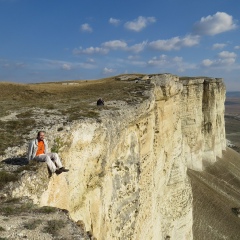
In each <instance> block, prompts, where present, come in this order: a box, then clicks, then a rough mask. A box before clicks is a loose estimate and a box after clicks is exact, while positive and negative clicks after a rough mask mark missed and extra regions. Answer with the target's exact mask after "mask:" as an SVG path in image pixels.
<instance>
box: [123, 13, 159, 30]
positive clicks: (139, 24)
mask: <svg viewBox="0 0 240 240" xmlns="http://www.w3.org/2000/svg"><path fill="white" fill-rule="evenodd" d="M154 22H156V19H155V17H142V16H139V17H138V18H137V19H135V20H133V21H130V22H126V23H125V25H124V26H125V28H126V29H128V30H131V31H135V32H140V31H141V30H143V29H144V28H145V27H146V26H147V25H149V24H150V23H154Z"/></svg>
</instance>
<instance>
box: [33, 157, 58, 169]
mask: <svg viewBox="0 0 240 240" xmlns="http://www.w3.org/2000/svg"><path fill="white" fill-rule="evenodd" d="M34 160H36V161H39V162H46V163H47V165H48V168H49V169H50V171H51V172H52V173H54V172H55V171H56V169H57V168H56V166H55V163H54V162H53V161H52V160H51V158H50V156H49V155H48V154H40V155H38V156H36V157H35V158H34Z"/></svg>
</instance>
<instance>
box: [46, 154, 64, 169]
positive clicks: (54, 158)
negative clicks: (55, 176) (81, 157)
mask: <svg viewBox="0 0 240 240" xmlns="http://www.w3.org/2000/svg"><path fill="white" fill-rule="evenodd" d="M47 155H48V156H49V157H50V158H51V159H52V161H53V162H54V163H55V165H56V166H57V168H62V167H63V165H62V162H61V160H60V158H59V156H58V154H57V153H47Z"/></svg>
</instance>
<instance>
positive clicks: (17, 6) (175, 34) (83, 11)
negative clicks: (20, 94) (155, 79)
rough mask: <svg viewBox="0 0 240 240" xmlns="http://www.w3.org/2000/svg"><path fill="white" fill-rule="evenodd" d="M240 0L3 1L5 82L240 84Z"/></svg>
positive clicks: (0, 58)
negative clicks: (159, 77) (136, 79)
mask: <svg viewBox="0 0 240 240" xmlns="http://www.w3.org/2000/svg"><path fill="white" fill-rule="evenodd" d="M239 20H240V7H239V2H238V0H210V1H209V0H201V1H200V0H198V1H196V0H162V1H160V0H141V1H139V0H128V1H123V0H122V1H120V0H117V1H116V0H101V1H100V0H68V1H67V0H51V1H49V0H48V1H46V0H0V81H12V82H22V83H34V82H46V81H63V80H79V79H100V78H103V77H108V76H114V75H118V74H123V73H144V74H155V73H166V72H167V73H172V74H176V75H178V76H208V77H222V78H224V80H225V84H226V86H227V90H228V91H232V90H237V91H240V60H239V55H240V32H239V26H240V22H239Z"/></svg>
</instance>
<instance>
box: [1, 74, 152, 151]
mask: <svg viewBox="0 0 240 240" xmlns="http://www.w3.org/2000/svg"><path fill="white" fill-rule="evenodd" d="M139 76H141V75H132V79H130V80H129V81H119V80H116V77H113V78H106V79H101V80H96V81H83V80H82V81H71V82H53V83H40V84H14V83H4V82H3V83H0V89H1V95H0V155H1V154H3V153H4V150H5V149H6V148H8V147H13V146H20V145H21V142H22V139H23V138H27V135H28V133H29V132H30V131H31V130H32V129H34V128H41V127H44V124H43V123H42V122H41V121H39V119H41V118H48V117H49V116H51V115H56V116H59V117H60V118H61V117H62V121H63V122H65V123H66V122H69V121H73V120H77V119H81V118H86V117H87V118H98V116H99V113H100V111H102V110H103V109H104V110H109V109H114V107H109V106H107V104H106V105H105V106H104V107H101V108H99V107H97V106H96V101H97V100H98V98H100V97H101V98H103V99H104V100H105V102H108V101H114V100H124V101H125V102H127V103H128V104H131V103H135V102H139V101H140V102H141V101H142V100H143V99H144V98H145V97H146V96H144V95H143V94H142V93H143V91H144V90H146V89H148V88H150V87H151V85H150V84H144V83H141V84H136V83H135V81H134V80H135V79H136V78H137V77H139ZM42 125H43V126H42ZM59 131H61V129H59ZM26 140H28V139H26Z"/></svg>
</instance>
